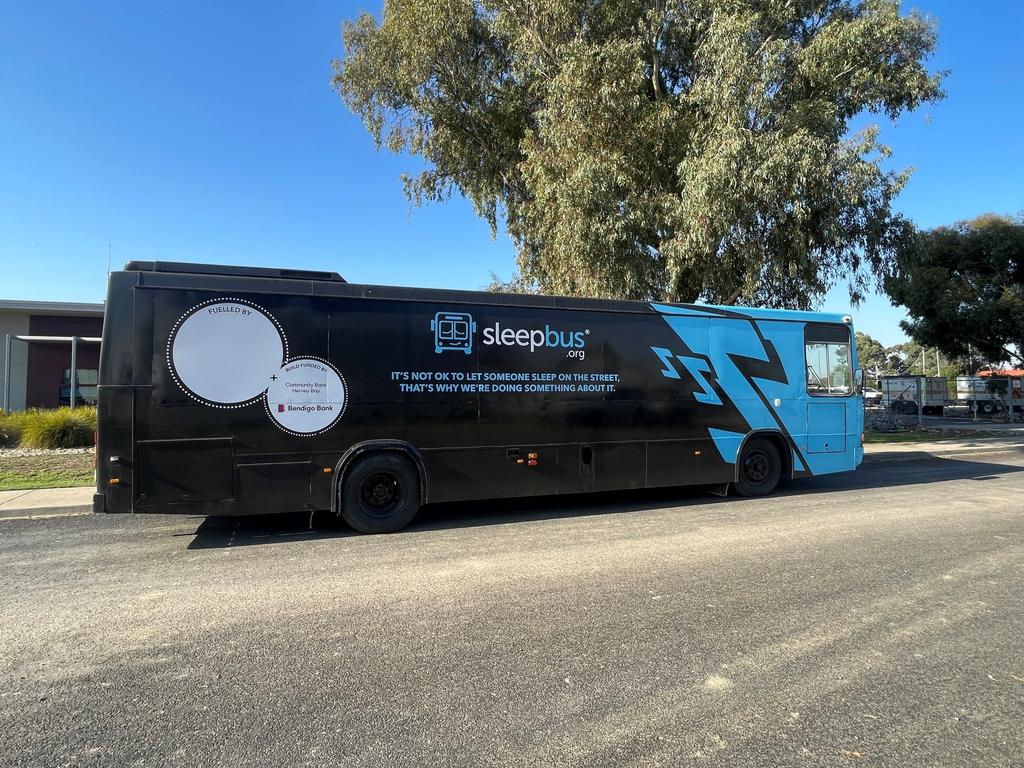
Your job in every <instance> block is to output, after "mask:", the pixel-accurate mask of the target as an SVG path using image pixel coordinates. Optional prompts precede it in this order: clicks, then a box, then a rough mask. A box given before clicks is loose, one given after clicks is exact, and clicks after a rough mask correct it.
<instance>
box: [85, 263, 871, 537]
mask: <svg viewBox="0 0 1024 768" xmlns="http://www.w3.org/2000/svg"><path fill="white" fill-rule="evenodd" d="M860 381H861V374H860V371H859V369H858V367H857V351H856V347H855V345H854V334H853V327H852V323H851V319H850V317H849V316H844V315H836V314H825V313H814V312H793V311H774V310H764V309H742V308H736V307H716V306H704V305H689V304H659V303H643V302H630V301H605V300H592V299H579V298H560V297H554V296H533V295H509V294H496V293H486V292H466V291H448V290H431V289H421V288H399V287H385V286H374V285H355V284H352V283H348V282H346V281H345V280H344V279H342V278H341V276H340V275H338V274H337V273H332V272H309V271H302V270H289V269H280V270H278V269H263V268H238V267H219V266H210V265H199V264H181V263H163V262H130V263H128V264H127V265H126V266H125V268H124V270H123V271H119V272H114V273H113V274H111V276H110V282H109V289H108V295H107V304H106V317H105V320H104V326H103V342H102V346H101V362H100V371H99V385H98V390H97V391H98V400H99V403H98V407H99V428H98V438H97V492H96V495H95V499H94V509H95V510H96V511H97V512H110V513H187V514H202V515H258V514H267V513H276V512H289V511H313V510H330V511H332V512H334V513H336V514H338V515H340V516H341V517H343V518H344V519H345V520H346V521H347V522H348V523H349V524H351V525H352V526H353V527H354V528H356V529H357V530H359V531H363V532H369V533H376V532H387V531H395V530H398V529H400V528H402V527H404V526H405V525H407V524H408V523H409V522H410V521H411V520H412V519H413V517H414V516H415V515H416V513H417V511H418V510H419V508H420V506H421V505H423V504H428V503H433V502H440V501H456V500H470V499H487V498H507V497H524V496H538V495H547V494H551V495H554V494H580V493H596V492H601V491H611V490H622V489H630V488H653V487H665V486H680V485H691V484H700V485H717V486H720V487H725V486H728V487H731V488H732V489H734V491H735V492H736V493H738V494H740V495H744V496H758V495H763V494H767V493H770V492H771V491H773V490H774V489H775V487H776V485H777V484H778V483H779V481H780V480H781V479H783V478H803V477H809V476H812V475H820V474H826V473H830V472H842V471H847V470H852V469H855V468H856V467H857V466H858V464H859V463H860V461H861V458H862V455H863V449H862V446H861V430H862V421H863V408H862V400H861V397H860V394H859V388H860Z"/></svg>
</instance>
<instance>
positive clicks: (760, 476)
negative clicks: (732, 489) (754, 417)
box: [736, 437, 782, 496]
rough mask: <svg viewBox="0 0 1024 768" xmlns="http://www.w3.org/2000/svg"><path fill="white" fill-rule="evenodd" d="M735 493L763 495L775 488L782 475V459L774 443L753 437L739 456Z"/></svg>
mask: <svg viewBox="0 0 1024 768" xmlns="http://www.w3.org/2000/svg"><path fill="white" fill-rule="evenodd" d="M738 469H739V472H738V473H737V478H736V493H738V494H739V495H740V496H765V495H766V494H769V493H771V492H772V491H774V490H775V486H777V485H778V484H779V479H780V478H781V477H782V459H781V458H780V457H779V451H778V449H777V448H776V447H775V444H774V443H772V442H771V441H770V440H766V439H764V438H763V437H755V438H753V439H752V440H750V441H749V442H748V443H747V444H746V445H745V446H744V447H743V453H741V454H740V458H739V468H738Z"/></svg>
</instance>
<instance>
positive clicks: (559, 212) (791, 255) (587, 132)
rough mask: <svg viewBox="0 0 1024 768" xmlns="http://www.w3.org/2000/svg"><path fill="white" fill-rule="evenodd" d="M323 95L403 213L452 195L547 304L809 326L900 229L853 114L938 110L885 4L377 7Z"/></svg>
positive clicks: (928, 39) (723, 1)
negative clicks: (369, 152) (692, 305)
mask: <svg viewBox="0 0 1024 768" xmlns="http://www.w3.org/2000/svg"><path fill="white" fill-rule="evenodd" d="M344 43H345V54H344V57H343V58H342V59H341V60H339V61H336V62H335V63H334V69H335V72H334V80H333V82H334V87H335V88H336V89H337V90H338V92H339V93H340V94H341V96H342V98H343V99H344V101H345V103H346V104H348V106H349V107H350V108H351V109H352V110H353V111H354V112H355V113H356V114H358V115H359V116H360V117H361V118H362V120H363V122H364V123H365V125H366V127H367V128H368V130H369V131H370V133H371V134H372V135H373V137H374V138H375V139H376V141H377V143H378V146H387V147H388V148H389V149H391V150H393V151H395V152H408V153H411V154H413V155H418V156H421V157H422V158H423V160H424V161H425V168H424V169H423V170H421V171H419V172H418V173H415V174H412V175H408V176H406V177H405V179H404V183H405V191H406V193H407V194H408V195H409V197H410V199H411V200H413V201H414V202H415V203H421V202H424V201H431V200H440V199H444V198H446V197H447V196H449V195H451V194H452V193H456V192H457V193H461V194H463V195H465V196H466V197H467V198H468V199H469V200H471V201H472V203H473V205H474V206H475V207H476V210H477V211H478V212H479V214H480V215H481V216H483V217H484V218H485V219H487V221H488V222H490V225H491V227H492V229H494V230H496V229H497V227H499V226H501V225H503V224H504V226H506V227H507V229H508V233H509V235H510V236H511V238H512V240H513V241H514V242H515V244H516V246H517V248H518V265H519V270H520V272H521V275H520V277H519V278H517V281H518V282H517V283H516V284H517V285H519V286H522V285H524V284H525V285H532V286H535V287H536V288H537V289H539V290H542V291H544V292H550V293H561V294H570V295H582V296H603V297H622V298H632V299H668V300H675V301H693V300H696V299H704V300H708V301H713V302H723V303H733V302H735V301H742V302H746V303H751V304H771V305H776V306H789V307H804V306H808V305H811V304H812V303H813V302H814V300H815V299H816V298H817V297H819V296H820V295H821V294H822V293H823V292H824V291H825V290H827V289H828V287H830V286H831V285H833V284H835V283H836V282H837V281H841V280H845V281H847V282H848V284H849V286H850V290H851V292H852V294H853V295H854V296H855V297H856V296H857V295H858V294H859V293H860V292H861V291H863V290H864V289H865V287H866V286H867V285H869V284H870V282H871V281H872V279H873V276H874V274H875V273H876V271H877V269H878V267H879V265H880V264H881V263H883V262H884V261H885V260H886V259H887V257H888V256H889V254H890V253H891V251H892V248H893V244H894V242H895V240H896V239H897V238H898V237H899V236H901V235H902V234H903V233H904V232H905V227H904V222H902V221H901V220H900V219H899V217H898V216H895V215H894V214H893V211H892V208H891V202H892V199H893V197H894V196H895V195H896V194H897V193H898V192H899V190H900V188H901V187H902V186H903V184H904V183H905V182H906V180H907V177H908V172H906V171H892V170H888V169H887V168H886V162H885V161H886V160H887V158H888V157H889V155H890V152H889V149H888V148H887V147H885V146H884V145H883V144H881V143H880V141H879V137H878V131H877V130H876V128H874V127H867V128H863V129H861V130H859V131H857V132H856V133H851V130H850V127H851V121H852V120H853V119H854V118H856V117H858V116H859V115H861V114H862V113H865V112H867V113H879V114H883V115H887V116H889V117H891V118H895V117H896V116H898V115H899V114H901V113H902V112H904V111H905V110H911V109H914V108H915V107H917V106H919V105H920V104H922V103H924V102H930V101H934V100H936V99H938V98H940V97H941V95H942V94H941V86H940V79H941V76H940V75H939V74H936V73H931V72H929V70H928V68H927V66H926V60H927V59H928V57H929V56H930V54H931V53H932V51H933V49H934V47H935V44H936V32H935V26H934V24H933V23H932V22H931V21H929V20H928V19H926V18H924V17H922V16H920V15H918V14H917V13H915V12H910V13H909V14H902V13H901V11H900V7H899V2H898V0H483V1H474V0H386V2H385V4H384V9H383V14H382V16H381V19H380V20H379V21H378V20H377V19H375V18H374V17H373V16H372V15H370V14H363V15H362V16H360V17H359V18H358V19H356V20H355V21H352V22H349V23H346V24H345V27H344Z"/></svg>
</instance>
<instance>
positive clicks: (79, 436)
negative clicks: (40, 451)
mask: <svg viewBox="0 0 1024 768" xmlns="http://www.w3.org/2000/svg"><path fill="white" fill-rule="evenodd" d="M20 426H21V434H20V437H19V440H18V445H20V446H21V447H22V448H83V447H86V446H90V445H92V433H93V431H95V429H96V409H95V408H58V409H56V410H52V411H45V410H42V409H33V410H29V411H25V412H24V414H23V415H22V417H21V424H20Z"/></svg>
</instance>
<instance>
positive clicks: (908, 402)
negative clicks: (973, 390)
mask: <svg viewBox="0 0 1024 768" xmlns="http://www.w3.org/2000/svg"><path fill="white" fill-rule="evenodd" d="M922 379H923V380H924V397H923V398H922V397H921V395H920V393H919V389H920V386H921V380H922ZM879 383H880V384H881V387H882V407H883V408H886V409H887V410H890V411H892V412H893V413H904V414H916V413H917V408H918V404H920V406H921V412H922V413H924V414H933V415H937V416H941V415H942V410H943V408H944V407H945V405H946V399H947V395H948V388H949V383H948V382H947V380H946V377H945V376H883V377H882V378H881V379H880V382H879Z"/></svg>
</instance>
